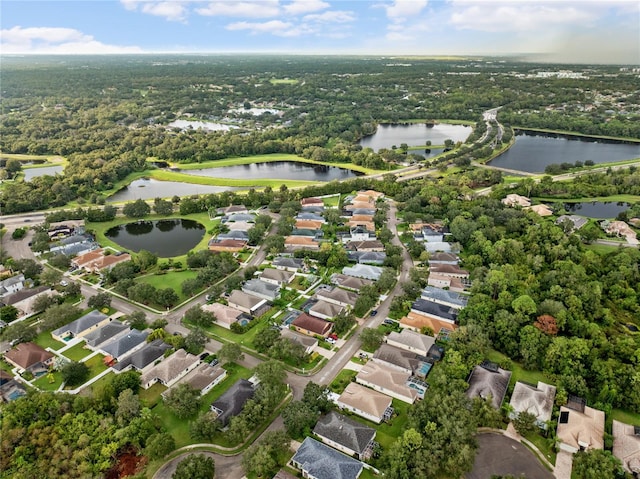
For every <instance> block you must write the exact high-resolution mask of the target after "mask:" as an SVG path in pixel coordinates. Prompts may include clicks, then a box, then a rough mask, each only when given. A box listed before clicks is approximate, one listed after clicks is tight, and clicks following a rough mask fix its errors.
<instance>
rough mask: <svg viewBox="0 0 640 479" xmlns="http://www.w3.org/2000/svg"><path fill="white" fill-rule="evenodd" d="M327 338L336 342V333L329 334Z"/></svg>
mask: <svg viewBox="0 0 640 479" xmlns="http://www.w3.org/2000/svg"><path fill="white" fill-rule="evenodd" d="M329 337H330V338H331V339H335V340H336V341H337V340H338V335H337V334H336V333H331V334H330V335H329Z"/></svg>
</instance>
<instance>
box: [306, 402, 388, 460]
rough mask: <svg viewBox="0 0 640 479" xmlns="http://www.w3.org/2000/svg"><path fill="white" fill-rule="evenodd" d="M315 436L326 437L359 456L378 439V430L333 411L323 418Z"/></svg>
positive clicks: (319, 422)
mask: <svg viewBox="0 0 640 479" xmlns="http://www.w3.org/2000/svg"><path fill="white" fill-rule="evenodd" d="M313 432H314V434H317V435H318V436H322V437H325V438H327V439H329V440H331V441H333V442H336V443H338V444H340V445H342V446H345V447H347V448H349V449H351V450H352V451H355V452H356V453H358V454H362V453H363V452H364V450H365V449H366V447H367V446H368V445H369V443H370V442H371V441H372V440H373V439H374V438H375V437H376V430H375V429H373V428H371V427H367V426H365V425H363V424H361V423H359V422H357V421H354V420H353V419H349V418H348V417H346V416H343V415H342V414H338V413H337V412H335V411H331V412H329V413H328V414H326V415H324V416H322V417H321V418H320V419H319V420H318V423H317V424H316V427H315V428H314V429H313Z"/></svg>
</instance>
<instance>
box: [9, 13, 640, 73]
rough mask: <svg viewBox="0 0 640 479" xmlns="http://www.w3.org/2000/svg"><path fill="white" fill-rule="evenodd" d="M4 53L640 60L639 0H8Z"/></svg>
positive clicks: (601, 61)
mask: <svg viewBox="0 0 640 479" xmlns="http://www.w3.org/2000/svg"><path fill="white" fill-rule="evenodd" d="M0 22H1V27H2V31H1V32H0V53H3V54H7V53H20V54H23V53H151V52H211V53H217V52H269V53H314V54H315V53H321V54H327V53H329V54H381V55H505V54H522V53H535V54H544V55H545V56H544V58H546V59H548V60H551V61H576V62H598V63H633V64H638V63H640V2H639V1H638V0H596V1H585V0H538V1H534V0H356V1H353V0H349V1H348V0H344V1H339V0H257V1H256V0H221V1H211V0H210V1H203V0H120V1H118V0H102V1H101V0H84V1H56V0H49V1H30V0H17V1H15V0H3V1H2V2H1V4H0Z"/></svg>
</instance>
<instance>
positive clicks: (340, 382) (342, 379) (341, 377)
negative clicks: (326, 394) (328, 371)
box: [329, 369, 358, 394]
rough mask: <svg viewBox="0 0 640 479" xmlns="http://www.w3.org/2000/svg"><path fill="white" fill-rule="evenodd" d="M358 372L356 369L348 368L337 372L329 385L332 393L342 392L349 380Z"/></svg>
mask: <svg viewBox="0 0 640 479" xmlns="http://www.w3.org/2000/svg"><path fill="white" fill-rule="evenodd" d="M357 374H358V372H357V371H351V370H349V369H343V370H342V371H340V372H339V373H338V375H337V376H336V378H335V379H334V380H333V381H332V382H331V384H330V385H329V389H331V390H332V391H333V392H334V393H337V394H342V392H343V391H344V390H345V388H346V387H347V386H348V385H349V383H350V382H351V380H352V379H353V378H355V377H356V375H357Z"/></svg>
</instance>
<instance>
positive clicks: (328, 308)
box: [309, 300, 345, 320]
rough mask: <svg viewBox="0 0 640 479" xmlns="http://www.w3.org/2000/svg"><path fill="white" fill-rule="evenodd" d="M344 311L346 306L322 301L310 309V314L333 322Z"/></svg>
mask: <svg viewBox="0 0 640 479" xmlns="http://www.w3.org/2000/svg"><path fill="white" fill-rule="evenodd" d="M344 309H345V308H344V306H340V305H339V304H334V303H329V302H327V301H322V300H320V301H317V302H316V303H315V304H314V305H313V306H311V308H309V314H310V315H311V316H315V317H316V318H320V319H328V320H332V319H333V318H335V317H336V316H338V315H339V314H340V313H341V312H342V311H344Z"/></svg>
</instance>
